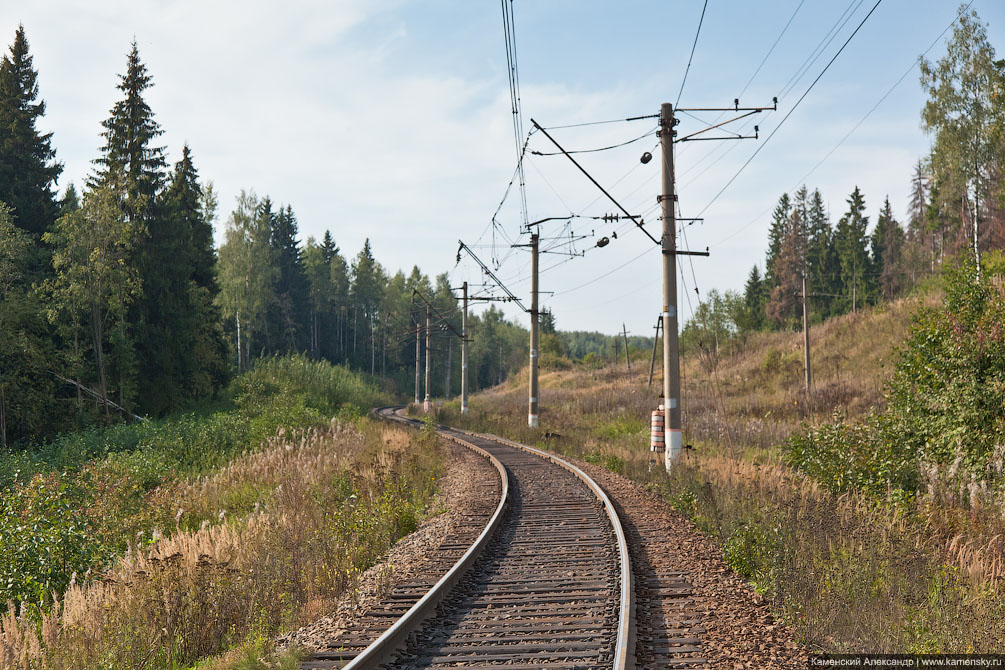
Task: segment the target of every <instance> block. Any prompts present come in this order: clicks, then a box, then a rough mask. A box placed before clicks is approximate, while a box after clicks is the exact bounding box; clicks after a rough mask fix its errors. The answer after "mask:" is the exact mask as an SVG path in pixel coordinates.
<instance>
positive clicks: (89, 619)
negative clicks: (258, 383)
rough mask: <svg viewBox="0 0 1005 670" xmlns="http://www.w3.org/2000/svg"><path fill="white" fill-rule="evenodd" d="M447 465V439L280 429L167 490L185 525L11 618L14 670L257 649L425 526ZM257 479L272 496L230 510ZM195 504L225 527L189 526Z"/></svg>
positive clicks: (152, 664)
mask: <svg viewBox="0 0 1005 670" xmlns="http://www.w3.org/2000/svg"><path fill="white" fill-rule="evenodd" d="M441 468H442V454H441V453H440V450H439V447H438V444H437V442H436V441H435V440H424V439H421V438H419V437H417V436H415V435H413V434H412V433H407V432H405V431H403V430H402V429H399V428H392V427H388V426H384V425H376V424H370V423H369V422H364V423H362V424H360V425H359V426H358V427H357V426H354V425H353V424H340V423H337V422H332V423H331V424H330V425H329V426H328V427H325V428H310V429H303V430H298V431H294V432H292V433H288V434H280V435H278V436H276V437H274V438H271V439H270V440H268V441H267V444H266V446H265V448H264V449H263V450H261V451H259V452H256V453H252V454H247V455H245V456H242V457H240V458H238V459H237V460H235V461H234V462H233V463H231V464H230V465H228V466H227V467H226V468H224V469H223V470H221V471H218V472H216V473H214V474H213V475H211V476H207V477H203V478H200V479H198V480H196V481H193V482H189V483H186V484H183V485H179V486H178V487H177V488H176V489H175V490H174V491H173V492H172V493H171V494H170V495H168V494H164V495H163V496H162V499H161V500H160V501H159V502H160V504H161V505H162V506H164V507H166V508H168V509H170V508H172V507H173V508H177V509H178V512H177V513H176V516H175V519H174V521H175V525H174V527H173V528H170V529H168V528H165V529H162V530H163V531H164V532H163V533H157V535H156V537H157V538H159V539H155V540H154V541H153V542H152V543H149V544H142V545H133V546H131V547H130V549H129V551H128V552H127V553H126V555H125V556H124V557H123V558H122V559H120V560H119V561H117V562H116V563H115V564H114V565H112V566H111V567H110V568H109V569H108V570H107V571H106V572H104V573H102V574H100V575H97V576H96V577H97V578H95V579H92V580H90V581H89V582H87V583H74V584H71V585H70V586H69V588H68V589H67V590H66V592H65V594H64V595H63V596H62V597H61V598H60V599H58V601H57V606H56V607H54V608H50V609H47V610H38V609H36V610H32V611H25V610H22V611H21V612H20V614H18V611H17V608H16V607H13V606H12V607H11V608H10V609H9V610H8V611H7V613H6V614H4V615H3V616H0V667H2V668H8V667H11V668H27V667H36V666H38V667H46V668H52V669H58V668H81V667H84V668H90V667H95V668H96V667H102V668H129V669H132V668H136V669H139V668H145V669H146V668H165V669H168V668H177V667H187V666H188V665H191V664H192V663H193V662H195V661H197V660H198V659H200V658H204V657H206V656H207V655H211V654H216V653H219V652H221V651H224V650H226V649H229V648H234V647H246V648H248V649H251V650H257V649H259V648H260V647H261V646H262V645H261V641H262V640H264V639H267V638H268V637H269V636H271V635H274V634H275V633H276V632H278V631H280V630H285V629H289V628H292V627H295V626H298V625H301V624H303V623H305V622H307V621H309V620H312V619H313V618H316V617H317V616H319V615H321V614H322V613H324V612H326V611H328V610H329V609H331V608H332V605H333V603H334V602H335V600H336V599H337V598H340V597H344V596H345V595H346V593H347V592H348V591H350V590H351V589H352V587H353V584H354V583H355V580H356V578H357V576H358V575H359V574H360V573H361V572H362V571H363V570H365V569H366V568H367V567H368V566H369V565H371V564H372V563H373V561H374V560H375V559H376V557H377V556H379V555H380V554H381V553H382V552H383V551H385V550H386V548H387V547H388V546H390V544H392V543H393V542H394V541H395V540H396V539H397V538H399V537H401V536H402V535H404V534H406V533H408V532H410V531H411V530H413V529H414V528H415V527H416V525H417V523H418V519H419V518H420V516H421V515H422V514H423V513H424V511H425V509H426V505H427V504H428V502H429V500H430V499H431V496H432V494H433V493H434V491H435V488H436V479H437V477H438V475H439V473H440V471H441ZM247 487H251V488H252V489H254V490H256V491H261V492H263V493H264V494H263V495H261V496H253V497H260V498H261V499H260V500H258V501H257V502H256V503H255V504H254V506H253V507H252V509H251V510H247V509H242V508H241V507H240V506H238V507H237V508H236V509H235V508H227V507H223V505H227V504H229V501H231V500H233V498H232V497H231V496H233V495H235V494H236V495H237V498H238V499H241V497H242V495H243V494H242V491H244V490H245V489H246V488H247ZM193 510H203V511H208V510H214V516H215V517H216V520H217V521H218V522H217V523H210V522H209V521H208V520H206V521H204V522H203V523H201V524H199V525H198V526H196V527H194V528H190V529H186V528H185V526H186V525H189V526H191V525H192V524H186V523H184V518H185V515H187V514H191V513H192V511H193ZM200 516H203V512H195V516H194V517H193V518H194V519H197V518H199V517H200ZM169 530H170V531H171V532H170V533H168V531H169ZM255 653H258V652H257V651H255Z"/></svg>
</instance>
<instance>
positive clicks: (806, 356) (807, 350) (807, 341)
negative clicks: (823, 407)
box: [803, 272, 813, 407]
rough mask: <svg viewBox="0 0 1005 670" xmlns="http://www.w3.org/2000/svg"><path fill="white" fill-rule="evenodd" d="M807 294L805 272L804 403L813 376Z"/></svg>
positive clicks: (807, 397)
mask: <svg viewBox="0 0 1005 670" xmlns="http://www.w3.org/2000/svg"><path fill="white" fill-rule="evenodd" d="M807 300H809V294H808V293H807V292H806V273H805V272H804V273H803V361H804V364H805V367H806V403H807V407H808V406H809V403H810V398H811V391H810V389H811V388H812V387H813V377H812V375H811V374H810V316H809V314H810V311H809V306H808V305H807Z"/></svg>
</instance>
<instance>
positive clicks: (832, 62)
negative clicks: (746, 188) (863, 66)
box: [698, 0, 883, 216]
mask: <svg viewBox="0 0 1005 670" xmlns="http://www.w3.org/2000/svg"><path fill="white" fill-rule="evenodd" d="M882 2H883V0H876V4H874V5H873V6H872V9H870V10H869V13H868V14H866V15H865V18H863V19H862V21H861V22H860V23H859V24H858V26H857V27H856V28H855V30H854V31H853V32H852V34H851V35H849V36H848V39H846V40H845V42H844V44H842V45H841V48H840V49H838V50H837V53H835V54H834V56H833V57H831V59H830V61H828V62H827V65H825V66H824V69H823V70H821V71H820V74H818V75H817V77H816V79H814V80H813V83H812V84H810V85H809V87H808V88H807V89H806V90H805V91H804V92H803V94H802V95H801V96H799V99H798V100H796V104H795V105H793V106H792V109H790V110H789V113H788V114H786V115H785V116H784V117H783V118H782V120H781V121H779V123H778V125H777V126H775V127H774V129H773V130H772V131H771V133H770V134H769V135H768V136H767V137H766V138H764V141H763V142H761V144H759V145H758V146H757V149H756V150H755V151H754V153H753V154H751V155H750V158H748V159H747V160H746V162H745V163H744V164H743V165H741V166H740V169H739V170H737V171H736V174H734V175H733V176H732V177H730V179H729V181H727V182H726V184H725V186H723V187H722V188H721V189H719V192H718V193H716V194H715V195H714V196H713V197H712V199H711V200H710V201H709V202H708V204H707V205H705V206H704V207H702V209H701V211H700V212H698V216H701V215H702V214H704V213H705V212H706V211H707V210H708V208H709V207H711V206H712V204H713V203H715V201H716V200H718V199H719V197H720V196H721V195H722V194H723V193H725V192H726V189H727V188H729V187H730V185H731V184H732V183H733V182H734V181H736V178H737V177H739V176H740V173H742V172H743V171H744V170H745V169H746V168H747V166H748V165H750V162H751V161H753V160H754V158H755V157H756V156H757V154H759V153H761V150H762V149H764V147H765V146H767V144H768V142H770V141H771V138H772V137H774V136H775V134H776V133H777V132H778V131H779V129H781V127H782V126H783V125H785V122H786V121H787V120H788V119H789V117H790V116H792V113H793V112H795V111H796V109H798V108H799V104H800V103H801V102H802V101H803V100H805V99H806V96H807V95H809V93H810V91H812V90H813V88H814V87H815V86H816V85H817V82H819V81H820V79H821V78H822V77H823V76H824V74H826V73H827V70H829V69H830V67H831V65H833V64H834V61H835V60H837V57H838V56H840V55H841V52H843V51H844V50H845V47H847V46H848V44H849V43H850V42H851V41H852V38H854V37H855V35H857V34H858V31H859V30H861V29H862V26H864V25H865V22H866V21H868V20H869V17H870V16H872V14H873V12H875V11H876V8H877V7H879V5H880V3H882Z"/></svg>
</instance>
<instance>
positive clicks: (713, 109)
mask: <svg viewBox="0 0 1005 670" xmlns="http://www.w3.org/2000/svg"><path fill="white" fill-rule="evenodd" d="M771 102H772V105H771V107H740V101H739V100H733V106H732V107H678V108H677V111H678V112H769V111H770V112H777V111H778V98H777V97H775V98H772V99H771Z"/></svg>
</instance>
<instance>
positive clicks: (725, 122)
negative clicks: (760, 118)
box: [674, 110, 761, 142]
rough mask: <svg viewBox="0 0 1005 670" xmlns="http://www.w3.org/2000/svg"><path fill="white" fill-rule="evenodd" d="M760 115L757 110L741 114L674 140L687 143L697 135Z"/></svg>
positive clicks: (759, 111)
mask: <svg viewBox="0 0 1005 670" xmlns="http://www.w3.org/2000/svg"><path fill="white" fill-rule="evenodd" d="M760 113H761V110H756V111H752V112H747V113H746V114H740V115H739V116H734V117H733V118H731V119H727V120H725V121H723V122H722V123H717V124H715V125H714V126H709V127H708V128H703V129H702V130H699V131H697V132H694V133H691V134H690V135H685V136H684V137H682V138H680V139H679V140H674V141H675V142H686V141H687V140H689V139H691V138H692V137H694V136H695V135H701V134H702V133H707V132H708V131H710V130H715V129H716V128H722V127H723V126H724V125H726V124H727V123H732V122H733V121H739V120H740V119H745V118H747V117H748V116H751V115H753V114H760ZM737 137H739V136H737Z"/></svg>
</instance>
